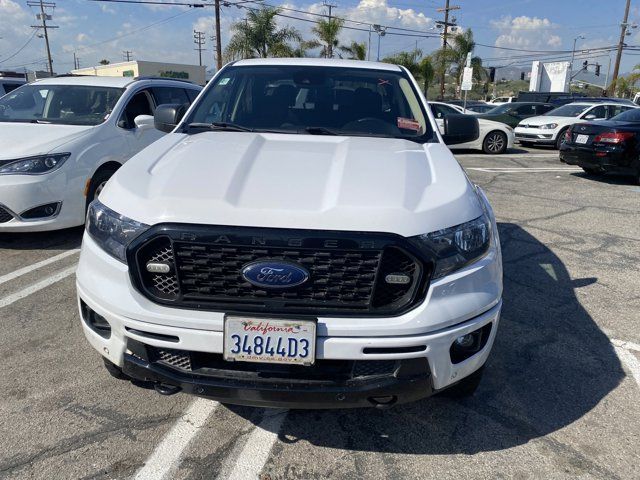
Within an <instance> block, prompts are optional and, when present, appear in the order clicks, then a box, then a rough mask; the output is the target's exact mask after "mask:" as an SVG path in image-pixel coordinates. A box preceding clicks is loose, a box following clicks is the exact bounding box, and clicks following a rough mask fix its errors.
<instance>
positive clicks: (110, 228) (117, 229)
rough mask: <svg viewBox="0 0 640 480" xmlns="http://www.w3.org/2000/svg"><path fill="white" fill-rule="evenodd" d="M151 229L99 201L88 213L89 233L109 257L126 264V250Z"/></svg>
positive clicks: (90, 206) (94, 202) (93, 204)
mask: <svg viewBox="0 0 640 480" xmlns="http://www.w3.org/2000/svg"><path fill="white" fill-rule="evenodd" d="M148 228H149V226H148V225H145V224H144V223H140V222H136V221H135V220H131V219H130V218H127V217H125V216H123V215H120V214H119V213H116V212H114V211H113V210H111V209H110V208H107V207H105V206H104V205H103V204H102V203H100V202H99V201H98V200H94V201H93V202H92V203H91V205H89V211H88V212H87V225H86V229H87V233H88V234H89V235H91V238H93V239H94V240H95V241H96V243H97V244H98V245H100V247H101V248H102V249H103V250H104V251H105V252H107V253H108V254H109V255H111V256H113V257H114V258H116V259H118V260H120V261H121V262H124V263H126V262H127V259H126V250H127V246H128V245H129V243H131V241H132V240H133V239H134V238H136V237H137V236H138V235H140V234H141V233H142V232H144V231H145V230H147V229H148Z"/></svg>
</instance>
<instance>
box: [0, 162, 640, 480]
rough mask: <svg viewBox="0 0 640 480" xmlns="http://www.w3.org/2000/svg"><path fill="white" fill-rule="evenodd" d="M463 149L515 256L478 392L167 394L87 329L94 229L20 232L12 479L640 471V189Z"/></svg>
mask: <svg viewBox="0 0 640 480" xmlns="http://www.w3.org/2000/svg"><path fill="white" fill-rule="evenodd" d="M457 157H458V159H459V160H460V162H461V163H462V165H463V166H464V167H465V168H466V170H467V172H468V174H469V176H470V177H471V178H472V179H473V180H474V181H475V182H476V183H478V184H480V185H481V186H482V187H483V188H484V189H485V190H486V192H487V194H488V196H489V198H490V200H491V202H492V204H493V207H494V209H495V212H496V216H497V218H498V221H499V228H500V233H501V238H502V245H503V255H504V270H505V278H504V280H505V292H504V310H503V316H502V322H501V326H500V329H501V330H500V332H499V335H498V339H497V343H496V346H495V348H494V351H493V353H492V356H491V358H490V360H489V365H488V367H489V368H488V370H487V373H486V375H485V378H484V380H483V383H482V385H481V387H480V389H479V390H478V392H477V393H476V395H475V396H474V397H472V398H470V399H466V400H464V401H452V400H450V399H447V398H445V397H434V398H431V399H427V400H424V401H420V402H417V403H413V404H409V405H405V406H399V407H396V408H394V409H391V410H384V411H381V410H371V409H368V410H356V411H283V410H263V409H252V408H244V407H228V406H223V405H218V404H217V403H215V402H211V401H207V400H202V399H196V398H193V397H189V396H186V395H180V394H178V395H174V396H171V397H163V396H160V395H158V394H157V393H155V391H153V390H150V389H144V388H138V387H135V386H133V385H131V384H130V383H128V382H124V381H118V380H115V379H113V378H111V377H110V376H109V375H108V374H107V373H106V371H105V370H104V368H103V366H102V362H101V360H100V358H99V356H98V355H97V354H96V353H95V352H94V351H93V350H92V349H91V348H90V347H89V345H88V343H86V341H85V340H84V337H83V334H82V331H81V329H80V326H79V323H78V322H79V320H78V315H77V309H76V304H75V287H74V275H73V270H74V265H75V264H76V263H77V261H78V256H79V252H78V248H79V246H80V241H81V236H82V230H81V229H74V230H68V231H63V232H59V233H48V234H37V235H36V234H29V235H26V234H25V235H2V236H0V319H1V324H2V328H3V333H2V335H0V358H1V359H2V362H1V367H0V368H1V371H2V374H1V375H0V398H1V400H0V418H1V419H2V421H1V422H0V436H1V438H2V441H1V442H0V478H21V479H22V478H38V479H40V478H42V479H45V478H46V479H57V478H74V479H75V478H83V479H85V478H86V479H88V478H128V477H136V478H141V479H143V478H148V479H151V478H162V477H163V476H164V478H176V479H200V478H202V479H205V478H206V479H214V478H224V479H226V478H234V479H247V478H256V477H258V476H259V478H261V479H262V480H267V479H269V480H274V479H280V478H282V479H285V478H286V479H313V478H323V479H324V478H331V479H334V478H344V479H350V478H370V479H380V478H393V479H396V478H420V479H432V478H433V479H442V480H444V479H483V478H501V479H505V478H518V479H528V478H535V479H561V478H572V479H573V478H581V479H591V478H597V479H634V478H638V477H639V473H638V465H640V403H639V402H638V400H639V399H640V328H639V325H638V311H640V294H639V293H638V292H640V275H638V267H637V266H638V264H640V208H639V207H640V187H637V186H634V185H633V184H632V183H631V182H630V180H628V179H625V178H623V177H615V176H613V177H610V176H607V177H602V178H600V177H598V178H596V177H589V176H587V175H585V174H584V173H582V171H581V170H579V169H577V168H574V167H569V166H566V165H564V164H561V163H560V162H559V161H558V156H557V152H555V151H553V150H546V149H528V150H517V151H512V152H510V153H508V154H506V155H503V156H498V157H491V156H486V155H481V154H479V153H476V152H464V153H460V154H458V155H457Z"/></svg>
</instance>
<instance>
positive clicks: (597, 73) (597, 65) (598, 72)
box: [596, 63, 600, 77]
mask: <svg viewBox="0 0 640 480" xmlns="http://www.w3.org/2000/svg"><path fill="white" fill-rule="evenodd" d="M599 76H600V64H599V63H596V77H599Z"/></svg>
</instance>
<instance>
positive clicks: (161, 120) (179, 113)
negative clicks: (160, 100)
mask: <svg viewBox="0 0 640 480" xmlns="http://www.w3.org/2000/svg"><path fill="white" fill-rule="evenodd" d="M187 107H188V105H187V104H186V103H182V104H181V103H166V104H164V105H158V106H157V107H156V111H155V114H154V115H153V124H154V126H155V127H156V129H158V130H160V131H161V132H165V133H170V132H172V131H173V129H174V128H176V126H177V125H178V123H180V120H182V117H184V114H185V113H186V112H187Z"/></svg>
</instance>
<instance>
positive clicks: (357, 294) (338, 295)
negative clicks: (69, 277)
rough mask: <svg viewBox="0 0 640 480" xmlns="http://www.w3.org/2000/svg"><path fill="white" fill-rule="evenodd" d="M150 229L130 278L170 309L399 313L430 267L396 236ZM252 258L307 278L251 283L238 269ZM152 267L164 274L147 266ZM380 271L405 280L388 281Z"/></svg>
mask: <svg viewBox="0 0 640 480" xmlns="http://www.w3.org/2000/svg"><path fill="white" fill-rule="evenodd" d="M194 228H195V230H193V229H194ZM154 230H155V231H151V232H149V233H148V234H147V235H146V236H145V237H144V238H143V239H139V240H138V241H136V242H135V244H134V245H132V246H131V247H130V249H129V264H130V265H131V266H132V268H131V273H132V279H133V281H134V284H136V286H138V288H139V289H140V291H141V292H142V293H143V294H145V295H146V296H147V297H148V298H150V299H151V300H153V301H156V302H158V303H163V304H167V305H171V306H179V307H186V308H201V309H209V310H223V311H233V312H264V313H269V314H273V313H309V312H310V313H312V314H321V313H322V314H345V313H346V314H354V315H365V316H367V315H376V314H380V315H382V314H399V313H402V312H403V311H406V310H407V309H408V308H411V307H412V306H414V305H415V304H416V303H417V302H418V301H420V300H421V299H423V298H424V294H425V293H426V288H425V287H426V284H427V281H428V275H429V273H430V271H431V264H430V263H429V262H424V261H421V260H419V259H418V257H417V256H416V254H415V252H412V248H411V245H410V244H409V243H408V242H407V244H406V245H405V244H404V242H405V241H404V239H403V238H402V237H399V236H396V235H389V234H364V233H350V232H327V233H324V234H323V232H316V231H294V230H288V231H282V230H275V229H241V228H235V227H197V228H196V227H191V226H164V227H156V228H155V229H154ZM323 235H326V237H325V236H323ZM256 261H275V262H286V263H292V264H295V265H298V266H301V267H303V268H304V269H306V270H307V271H308V272H309V280H308V281H307V282H305V283H303V284H301V285H299V286H297V287H294V288H264V287H258V286H255V285H253V284H252V283H249V282H248V281H247V280H246V279H245V278H244V277H243V275H242V270H243V268H244V267H245V266H246V265H247V264H250V263H253V262H256ZM157 264H160V265H161V266H162V267H163V268H165V269H166V270H168V271H164V272H158V271H157V269H154V268H152V267H149V265H152V266H153V265H156V266H157ZM149 270H152V271H149ZM388 276H392V277H394V278H397V277H398V276H399V277H401V278H403V279H404V280H405V281H406V283H402V282H400V283H390V282H389V280H388Z"/></svg>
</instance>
